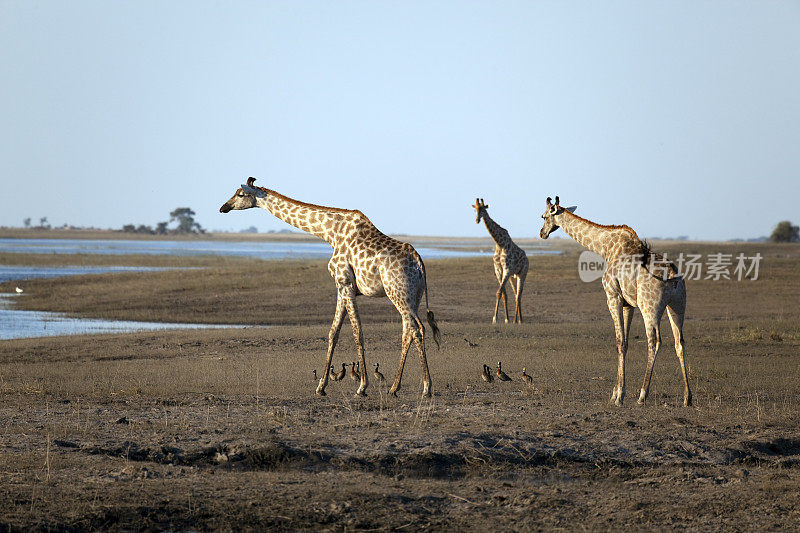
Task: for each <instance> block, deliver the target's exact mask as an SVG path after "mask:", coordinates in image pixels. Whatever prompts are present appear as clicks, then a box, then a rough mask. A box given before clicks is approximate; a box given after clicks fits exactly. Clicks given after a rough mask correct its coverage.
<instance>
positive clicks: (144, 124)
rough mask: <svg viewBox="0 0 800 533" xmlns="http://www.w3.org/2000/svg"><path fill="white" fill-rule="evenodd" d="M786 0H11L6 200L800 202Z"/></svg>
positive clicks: (596, 204)
mask: <svg viewBox="0 0 800 533" xmlns="http://www.w3.org/2000/svg"><path fill="white" fill-rule="evenodd" d="M799 27H800V2H796V1H752V2H735V1H725V2H715V1H704V2H696V1H687V2H680V1H675V2H641V1H631V2H625V1H616V2H596V1H587V2H560V1H559V2H557V1H552V2H540V1H533V0H530V1H524V2H503V1H501V2H488V1H487V2H461V1H460V2H435V1H434V2H413V1H408V2H405V1H404V2H400V1H394V2H388V1H369V2H367V1H364V2H343V1H334V2H303V1H286V2H244V1H240V2H209V1H201V2H195V1H192V2H179V1H170V2H155V1H153V2H147V1H145V2H112V1H98V2H85V1H71V2H56V1H52V2H43V1H39V2H37V1H24V2H23V1H8V0H0V79H2V80H3V82H2V83H0V180H2V186H1V187H2V188H1V189H0V190H2V192H3V197H4V199H5V201H4V206H3V209H2V210H1V211H0V225H7V226H20V225H22V221H23V219H24V218H25V217H32V218H33V219H34V221H38V219H39V218H40V217H43V216H47V217H48V220H49V221H50V223H51V224H54V225H60V224H63V223H70V224H75V225H83V226H89V225H91V226H97V227H114V228H119V227H121V226H122V225H123V224H127V223H135V224H142V223H143V224H149V225H155V224H156V223H157V222H159V221H161V220H166V219H167V218H168V213H169V211H171V210H172V209H173V208H175V207H178V206H189V207H191V208H193V209H194V210H195V211H196V212H197V220H198V222H200V224H202V225H203V226H204V227H206V228H209V229H224V230H234V231H237V230H239V229H241V228H244V227H247V226H250V225H254V226H256V227H258V228H259V230H261V231H267V230H270V229H274V230H279V229H282V228H285V227H286V226H285V225H284V224H283V223H282V222H280V221H278V220H277V219H275V218H274V217H272V215H270V214H269V213H267V212H265V211H262V210H250V211H248V212H236V213H229V214H220V213H219V212H218V208H219V206H220V205H221V204H222V203H223V202H224V201H225V200H227V199H228V197H229V196H230V195H231V194H232V193H233V191H234V190H235V188H236V187H237V186H238V184H239V183H241V182H242V181H244V180H245V179H246V177H247V176H255V177H257V178H258V184H260V185H262V186H265V187H269V188H272V189H275V190H277V191H279V192H281V193H283V194H286V195H288V196H292V197H295V198H298V199H301V200H303V201H306V202H312V203H318V204H324V205H330V206H336V207H344V208H352V209H360V210H362V211H363V212H364V213H366V214H367V215H368V216H369V217H370V218H371V219H372V221H373V222H374V223H375V224H376V225H377V226H378V227H379V228H380V229H381V230H383V231H384V232H386V233H405V234H424V235H475V236H481V235H485V234H486V232H485V231H486V230H485V228H483V227H482V226H476V225H475V223H474V220H475V219H474V212H473V211H472V209H471V208H470V205H471V204H472V203H473V202H474V200H475V197H476V196H481V197H483V198H484V199H485V200H486V202H487V203H489V204H490V209H489V213H490V215H492V216H493V217H494V218H495V219H496V220H497V221H498V222H499V223H500V224H501V225H503V226H505V227H506V228H508V229H509V230H510V232H511V235H512V237H513V236H519V237H523V236H535V235H537V234H538V231H539V228H540V226H541V219H540V218H539V216H540V214H541V212H542V211H543V210H544V199H545V198H546V197H547V196H555V195H560V197H561V199H562V203H564V204H577V205H578V214H581V215H583V216H585V217H588V218H590V219H592V220H595V221H597V222H600V223H606V224H612V223H614V224H623V223H624V224H628V225H630V226H632V227H634V228H635V229H636V230H637V231H638V232H639V234H640V235H642V236H650V237H653V236H677V235H688V236H690V237H692V238H697V239H730V238H736V237H745V238H747V237H757V236H759V235H766V234H769V233H770V231H771V230H772V228H773V227H774V225H775V224H776V223H777V222H778V221H780V220H784V219H790V220H793V221H794V222H795V223H800V209H799V208H798V204H797V200H798V198H800V31H797V28H799Z"/></svg>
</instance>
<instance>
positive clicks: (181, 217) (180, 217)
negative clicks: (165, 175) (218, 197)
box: [122, 207, 206, 235]
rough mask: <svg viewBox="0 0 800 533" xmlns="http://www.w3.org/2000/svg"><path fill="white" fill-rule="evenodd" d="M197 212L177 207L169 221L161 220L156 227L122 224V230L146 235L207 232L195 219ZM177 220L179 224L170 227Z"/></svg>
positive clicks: (170, 215)
mask: <svg viewBox="0 0 800 533" xmlns="http://www.w3.org/2000/svg"><path fill="white" fill-rule="evenodd" d="M195 214H196V213H195V212H194V211H192V209H191V208H189V207H176V208H175V210H174V211H172V212H171V213H170V214H169V221H167V222H159V223H158V224H156V227H155V229H154V228H152V227H151V226H146V225H144V224H139V225H138V226H137V225H136V224H125V225H124V226H122V231H124V232H125V233H143V234H145V235H167V234H175V233H184V234H185V233H205V232H206V230H205V229H203V228H202V227H201V226H200V224H198V223H197V221H195V219H194V216H195ZM172 222H175V223H177V226H176V227H174V228H171V229H170V228H169V225H170V224H171V223H172Z"/></svg>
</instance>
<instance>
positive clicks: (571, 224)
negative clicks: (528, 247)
mask: <svg viewBox="0 0 800 533" xmlns="http://www.w3.org/2000/svg"><path fill="white" fill-rule="evenodd" d="M574 211H575V207H567V208H564V207H561V206H560V205H559V200H558V196H556V203H555V204H553V203H551V200H550V198H548V199H547V204H546V209H545V211H544V214H543V215H542V218H543V219H544V225H543V226H542V229H541V231H540V232H539V236H540V237H541V238H542V239H546V238H547V237H548V236H549V235H550V234H551V233H553V232H554V231H555V230H557V229H558V228H561V229H563V230H564V231H565V232H566V233H567V235H569V236H570V237H572V238H573V239H575V241H577V242H578V243H579V244H581V245H583V246H585V247H586V248H589V249H590V250H592V251H593V252H595V253H598V254H600V255H601V256H602V257H603V259H605V261H606V271H605V273H604V274H603V289H605V292H606V300H607V302H608V310H609V311H611V318H612V319H613V320H614V329H615V331H616V336H617V352H618V364H617V384H616V385H615V386H614V390H613V392H612V394H611V401H612V402H614V403H615V404H616V405H622V400H623V398H624V397H625V354H626V353H627V351H628V334H629V333H630V327H631V318H633V309H634V308H635V307H638V308H639V311H640V312H641V313H642V318H643V319H644V327H645V332H646V333H647V351H648V356H647V367H646V369H645V373H644V382H643V383H642V388H641V390H640V392H639V400H638V403H639V404H643V403H644V401H645V399H646V398H647V392H648V390H649V389H650V378H651V376H652V374H653V365H654V363H655V361H656V355H657V354H658V349H659V348H660V347H661V331H660V325H661V316H662V315H663V314H664V310H665V309H666V311H667V315H668V316H669V321H670V324H671V325H672V334H673V336H674V338H675V352H676V354H677V355H678V362H679V364H680V369H681V373H682V374H683V405H685V406H689V405H691V404H692V392H691V391H690V390H689V379H688V376H687V374H686V361H685V359H684V354H683V349H684V343H683V318H684V313H685V311H686V284H685V282H684V280H683V277H682V276H680V275H679V274H678V269H677V268H676V267H675V265H673V264H672V263H670V262H669V261H667V260H666V258H665V257H664V256H662V255H660V254H656V253H653V252H651V250H650V247H649V246H648V245H647V243H645V242H643V241H641V240H640V239H639V236H638V235H636V232H635V231H633V230H632V229H631V228H629V227H628V226H601V225H600V224H595V223H594V222H591V221H589V220H586V219H584V218H581V217H579V216H577V215H575V214H574Z"/></svg>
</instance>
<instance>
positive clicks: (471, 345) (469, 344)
mask: <svg viewBox="0 0 800 533" xmlns="http://www.w3.org/2000/svg"><path fill="white" fill-rule="evenodd" d="M464 341H465V342H466V343H467V345H468V346H469V347H470V348H475V347H476V346H478V345H477V344H475V343H474V342H472V341H471V340H469V339H468V338H466V337H464Z"/></svg>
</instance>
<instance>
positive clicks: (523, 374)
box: [522, 366, 533, 385]
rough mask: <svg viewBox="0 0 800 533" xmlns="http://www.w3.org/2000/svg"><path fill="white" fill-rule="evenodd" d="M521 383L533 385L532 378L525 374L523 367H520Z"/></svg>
mask: <svg viewBox="0 0 800 533" xmlns="http://www.w3.org/2000/svg"><path fill="white" fill-rule="evenodd" d="M522 381H524V382H525V383H527V384H528V385H533V377H532V376H529V375H528V374H526V373H525V367H524V366H523V367H522Z"/></svg>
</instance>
